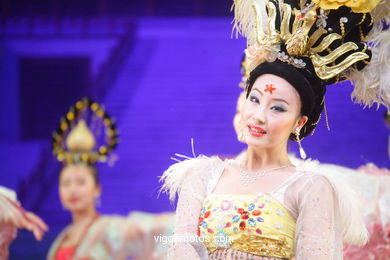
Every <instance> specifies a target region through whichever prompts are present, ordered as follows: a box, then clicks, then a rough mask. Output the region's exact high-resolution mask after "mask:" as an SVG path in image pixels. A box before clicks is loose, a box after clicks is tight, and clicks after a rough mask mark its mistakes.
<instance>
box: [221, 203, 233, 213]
mask: <svg viewBox="0 0 390 260" xmlns="http://www.w3.org/2000/svg"><path fill="white" fill-rule="evenodd" d="M231 206H232V203H231V202H230V201H228V200H224V201H222V203H221V209H222V210H223V211H226V210H228V209H230V207H231Z"/></svg>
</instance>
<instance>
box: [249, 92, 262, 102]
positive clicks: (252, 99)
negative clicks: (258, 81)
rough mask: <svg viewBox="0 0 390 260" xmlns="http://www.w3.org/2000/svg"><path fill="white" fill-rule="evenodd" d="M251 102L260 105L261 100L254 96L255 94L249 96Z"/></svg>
mask: <svg viewBox="0 0 390 260" xmlns="http://www.w3.org/2000/svg"><path fill="white" fill-rule="evenodd" d="M249 100H250V101H251V102H252V103H260V100H259V98H258V97H256V95H254V94H251V95H250V96H249Z"/></svg>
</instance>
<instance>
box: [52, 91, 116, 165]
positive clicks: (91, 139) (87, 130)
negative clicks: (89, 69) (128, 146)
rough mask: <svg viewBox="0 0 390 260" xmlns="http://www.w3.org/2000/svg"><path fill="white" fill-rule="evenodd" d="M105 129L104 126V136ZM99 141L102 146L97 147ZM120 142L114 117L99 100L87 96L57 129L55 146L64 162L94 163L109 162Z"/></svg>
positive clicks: (58, 156)
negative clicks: (110, 155) (102, 132)
mask: <svg viewBox="0 0 390 260" xmlns="http://www.w3.org/2000/svg"><path fill="white" fill-rule="evenodd" d="M88 119H89V121H88ZM88 122H89V123H90V125H91V126H90V127H89V126H88V124H87V123H88ZM99 126H100V127H99ZM101 128H104V137H103V136H101ZM91 129H93V130H94V131H92V130H91ZM98 143H101V145H100V146H99V147H98V148H96V146H97V144H98ZM117 144H118V131H117V129H116V126H115V122H114V120H113V119H112V118H111V117H110V116H109V115H108V114H107V113H106V112H105V111H104V109H103V108H102V107H101V106H100V105H99V104H98V103H96V102H94V101H92V100H91V99H90V98H84V99H82V100H80V101H77V102H76V104H75V105H74V106H72V107H71V108H70V109H69V111H68V113H67V114H66V115H65V116H64V117H62V118H61V120H60V125H59V126H58V129H57V131H55V132H53V141H52V149H53V153H54V155H55V156H56V158H57V160H58V161H60V162H64V163H66V164H70V163H73V164H76V163H86V164H94V163H96V162H105V161H106V160H107V157H108V155H109V154H110V153H111V152H112V150H113V149H114V148H115V147H116V146H117Z"/></svg>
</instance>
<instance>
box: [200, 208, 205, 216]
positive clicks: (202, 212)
mask: <svg viewBox="0 0 390 260" xmlns="http://www.w3.org/2000/svg"><path fill="white" fill-rule="evenodd" d="M205 212H206V208H205V207H203V208H202V211H201V212H200V214H201V215H203V214H204V213H205Z"/></svg>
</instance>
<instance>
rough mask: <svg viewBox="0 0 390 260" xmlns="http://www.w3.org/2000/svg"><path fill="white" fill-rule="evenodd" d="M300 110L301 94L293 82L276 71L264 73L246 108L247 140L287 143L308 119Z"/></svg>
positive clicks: (253, 143)
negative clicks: (276, 73) (273, 73)
mask: <svg viewBox="0 0 390 260" xmlns="http://www.w3.org/2000/svg"><path fill="white" fill-rule="evenodd" d="M300 111H301V101H300V97H299V94H298V92H297V91H296V90H295V88H294V87H293V86H292V85H291V84H290V83H288V82H287V81H286V80H285V79H283V78H281V77H278V76H275V75H272V74H264V75H261V76H260V77H258V78H257V79H256V81H255V83H254V84H253V87H252V89H251V92H250V93H249V96H248V98H247V100H246V102H245V104H244V107H243V111H242V123H243V129H244V132H243V133H244V138H243V139H244V141H245V142H246V143H247V144H248V146H257V147H263V148H272V147H277V146H280V145H282V146H285V145H287V141H288V138H289V136H290V134H291V133H294V132H295V129H296V128H298V129H301V128H302V127H303V125H304V124H305V123H306V121H307V117H306V116H301V115H300Z"/></svg>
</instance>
